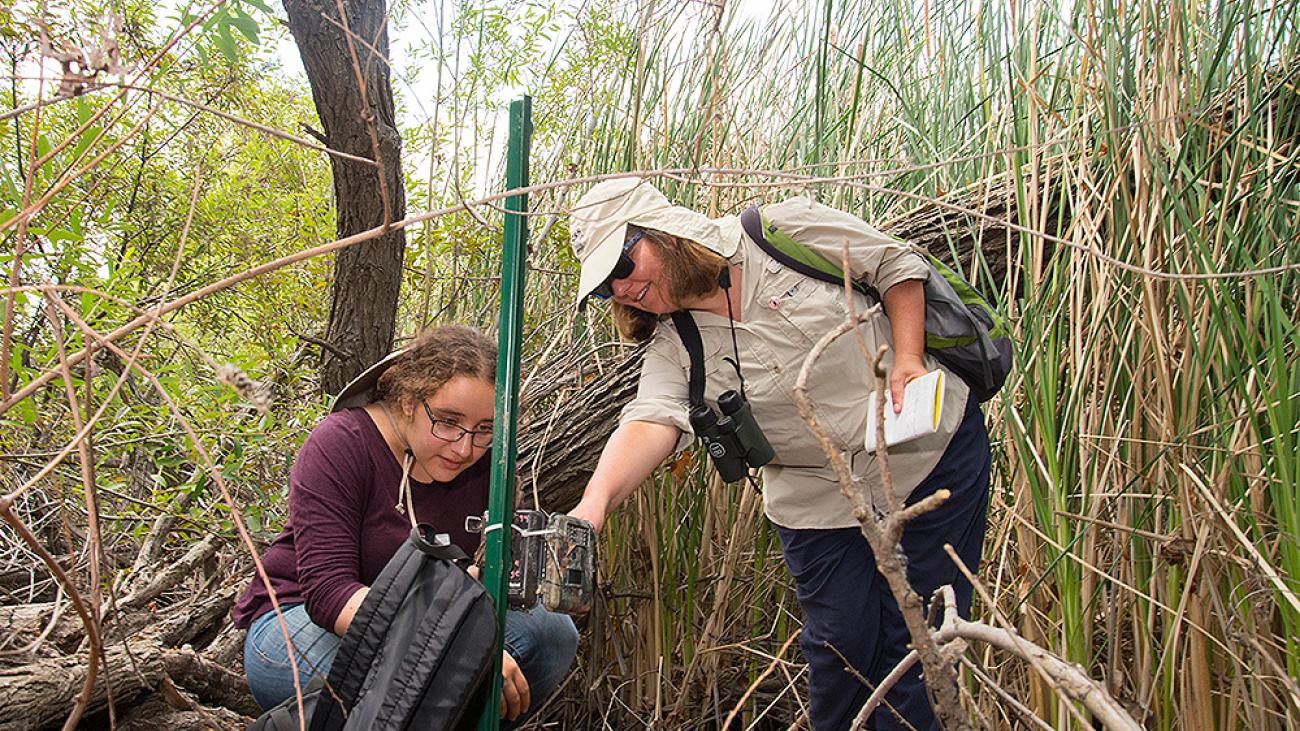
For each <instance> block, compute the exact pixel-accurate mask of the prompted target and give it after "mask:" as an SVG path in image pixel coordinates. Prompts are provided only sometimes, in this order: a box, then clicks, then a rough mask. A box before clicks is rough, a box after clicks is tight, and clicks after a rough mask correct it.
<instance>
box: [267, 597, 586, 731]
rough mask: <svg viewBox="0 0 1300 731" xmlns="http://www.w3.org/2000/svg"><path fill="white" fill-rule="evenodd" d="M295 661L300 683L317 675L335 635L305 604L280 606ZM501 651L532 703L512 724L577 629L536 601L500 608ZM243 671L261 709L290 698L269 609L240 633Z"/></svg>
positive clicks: (551, 682)
mask: <svg viewBox="0 0 1300 731" xmlns="http://www.w3.org/2000/svg"><path fill="white" fill-rule="evenodd" d="M283 610H284V612H283V613H284V621H285V623H286V624H287V625H288V627H289V637H290V638H291V639H292V640H293V645H294V649H295V650H296V651H297V652H296V653H295V658H294V659H295V660H297V662H298V682H299V683H300V684H301V686H302V687H303V688H306V687H307V684H308V683H310V682H311V679H312V678H313V677H315V676H317V675H321V676H328V675H329V670H330V665H331V664H332V663H333V662H334V655H335V653H337V652H338V649H339V643H340V642H341V639H340V638H339V636H338V635H336V634H334V633H333V632H331V631H329V630H327V629H324V628H323V627H319V626H317V625H316V624H314V623H312V621H311V618H310V617H308V616H307V606H306V605H305V604H290V605H288V606H286V607H284V608H283ZM504 644H505V651H506V652H508V653H510V656H511V657H513V658H514V659H515V662H517V663H519V669H520V670H522V671H523V673H524V678H525V679H526V680H527V681H528V688H529V695H530V696H531V697H532V702H531V704H530V705H529V706H528V710H527V712H525V714H524V715H523V716H521V717H520V718H519V719H517V720H516V723H519V722H522V721H523V719H525V718H527V717H528V716H529V715H531V714H532V713H533V711H536V710H537V709H538V708H540V707H541V705H542V702H543V701H544V700H546V696H548V695H550V694H551V691H553V690H555V688H556V687H557V686H558V685H559V684H560V681H561V680H563V679H564V676H565V674H566V673H568V672H569V667H570V666H571V665H572V664H573V658H574V656H575V655H576V654H577V652H578V630H577V628H576V627H574V626H573V620H572V619H569V618H568V617H567V616H565V615H563V614H557V613H555V612H548V611H546V610H545V609H543V608H542V607H541V605H538V606H536V607H533V608H532V609H530V610H528V611H526V612H516V611H509V612H506V636H505V643H504ZM244 674H245V675H246V676H247V677H248V687H249V689H250V690H252V691H253V698H254V699H256V700H257V702H258V704H259V705H261V706H262V708H272V707H274V706H277V705H279V704H280V703H281V702H282V701H284V700H285V699H287V698H292V697H293V673H292V672H291V671H290V666H289V653H288V651H287V650H286V649H285V645H284V633H282V632H281V631H280V622H279V621H278V620H277V619H276V616H275V612H267V613H266V614H263V615H262V616H260V617H258V618H257V619H256V620H254V621H253V624H252V626H251V627H249V628H248V635H247V636H246V637H245V638H244Z"/></svg>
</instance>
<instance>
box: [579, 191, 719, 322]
mask: <svg viewBox="0 0 1300 731" xmlns="http://www.w3.org/2000/svg"><path fill="white" fill-rule="evenodd" d="M628 226H636V227H637V228H640V229H653V230H655V231H662V232H663V233H666V234H669V235H672V236H676V237H677V238H680V239H686V240H688V241H694V242H695V243H697V244H700V245H702V246H704V247H705V248H707V249H709V250H711V251H714V252H716V253H718V254H721V255H722V256H724V257H729V256H731V255H732V254H734V253H736V247H737V246H739V243H740V242H739V240H732V241H728V240H727V239H726V237H724V236H723V235H722V230H721V229H720V228H719V227H718V223H717V221H714V220H712V219H710V218H709V217H708V216H705V215H704V214H702V213H697V212H695V211H692V210H691V209H689V208H686V207H684V206H675V205H673V204H672V203H669V202H668V199H667V198H665V197H664V194H663V193H660V192H659V190H658V189H657V188H655V187H654V186H653V185H651V184H650V183H649V182H647V181H645V180H642V179H640V178H617V179H614V180H605V181H602V182H600V183H597V184H596V185H594V186H592V188H591V190H588V191H587V192H586V194H585V195H583V196H582V198H581V199H579V200H578V203H577V205H575V206H574V207H573V211H572V213H571V214H570V216H569V244H570V246H572V247H573V254H574V256H577V257H578V261H579V262H581V263H582V274H581V276H579V278H578V303H579V304H582V303H583V302H584V301H585V300H586V299H587V295H589V294H591V292H592V290H594V289H595V288H596V287H598V286H600V283H601V282H603V281H605V279H606V278H607V277H609V275H610V273H611V272H613V271H614V265H615V264H617V263H618V257H619V255H620V254H622V253H623V242H624V241H625V240H627V227H628Z"/></svg>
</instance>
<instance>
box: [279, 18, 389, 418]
mask: <svg viewBox="0 0 1300 731" xmlns="http://www.w3.org/2000/svg"><path fill="white" fill-rule="evenodd" d="M340 4H341V5H342V7H343V8H344V9H346V11H347V17H346V19H345V20H344V21H340V18H339V6H340ZM284 9H285V12H286V13H288V15H289V30H290V31H292V32H293V37H294V40H295V41H296V42H297V44H298V51H299V53H301V54H302V62H303V66H304V67H305V68H306V71H307V79H308V81H310V82H311V93H312V98H313V99H314V100H315V102H316V113H317V115H318V116H319V117H320V122H321V126H322V129H323V132H324V139H325V144H326V145H328V146H329V147H331V148H333V149H336V150H340V151H343V152H347V153H350V154H353V155H358V156H361V157H365V158H368V159H372V160H373V159H375V158H376V148H378V162H379V168H378V169H376V168H374V167H371V166H369V165H364V164H361V163H356V162H351V161H348V160H340V159H338V158H336V157H331V158H330V166H331V169H332V171H333V174H334V203H335V208H336V210H337V213H338V222H337V230H338V235H339V237H340V238H342V237H345V236H350V235H352V234H355V233H358V232H361V231H365V230H367V229H371V228H374V227H376V226H380V225H383V224H385V223H388V222H391V221H394V220H398V219H401V218H403V217H404V216H405V215H406V194H405V192H404V190H403V187H402V165H401V136H400V135H399V134H398V131H397V126H396V123H395V121H394V116H393V90H392V85H391V84H390V82H389V69H388V26H387V6H386V4H385V2H384V0H352V1H351V2H349V1H348V0H339V2H338V3H336V2H335V0H284ZM344 23H345V24H346V26H347V28H348V29H349V30H350V31H351V34H350V35H349V34H348V33H346V32H345V31H344V29H343V28H342V27H341V25H343V24H344ZM349 38H350V39H351V43H350V44H349ZM354 59H355V60H354ZM358 67H359V69H360V71H358ZM358 78H362V79H365V86H364V88H363V87H362V86H361V85H360V84H359V83H358ZM405 245H406V237H405V235H404V234H403V232H402V231H401V230H395V231H391V232H389V233H387V234H385V235H383V236H380V237H379V238H376V239H372V240H370V241H367V242H364V243H362V244H358V245H356V246H351V247H348V248H346V249H344V250H342V251H340V252H338V253H337V254H335V259H334V279H333V282H332V283H331V285H330V317H329V325H328V327H327V329H326V333H325V343H326V345H325V347H324V349H323V352H322V354H321V388H322V389H323V390H324V391H325V392H326V393H338V391H339V390H340V389H342V388H343V386H345V385H346V384H347V382H348V381H349V380H351V379H352V378H353V377H354V376H356V375H357V374H358V373H360V372H361V371H362V370H363V369H364V368H365V367H366V366H368V365H370V364H371V363H374V362H375V361H377V360H379V359H380V358H382V357H383V356H385V355H387V354H388V351H389V349H390V348H391V347H392V344H393V326H394V321H395V319H396V316H397V295H398V291H399V289H400V288H401V283H402V254H403V250H404V248H405Z"/></svg>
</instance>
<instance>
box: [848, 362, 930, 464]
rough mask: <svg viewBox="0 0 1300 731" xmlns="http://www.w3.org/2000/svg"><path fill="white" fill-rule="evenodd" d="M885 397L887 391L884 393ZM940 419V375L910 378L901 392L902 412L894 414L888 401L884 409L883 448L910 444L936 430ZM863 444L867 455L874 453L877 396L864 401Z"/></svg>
mask: <svg viewBox="0 0 1300 731" xmlns="http://www.w3.org/2000/svg"><path fill="white" fill-rule="evenodd" d="M885 395H886V397H888V395H889V391H888V390H886V391H885ZM942 417H943V371H941V370H934V371H930V372H929V373H927V374H925V375H924V376H921V377H920V378H913V379H912V380H911V381H909V382H908V383H907V387H906V388H904V389H903V410H902V411H901V412H899V413H897V414H895V413H894V405H893V402H892V401H891V402H890V403H887V404H886V405H885V446H887V447H892V446H894V445H895V444H902V443H904V442H909V441H911V440H913V439H916V438H918V437H923V436H925V435H927V434H933V433H935V432H936V431H938V430H939V420H940V419H941V418H942ZM864 444H865V446H866V448H867V450H868V451H873V452H874V451H875V449H876V393H875V392H874V391H873V392H872V393H871V395H870V396H869V397H868V398H867V435H866V439H865V440H864Z"/></svg>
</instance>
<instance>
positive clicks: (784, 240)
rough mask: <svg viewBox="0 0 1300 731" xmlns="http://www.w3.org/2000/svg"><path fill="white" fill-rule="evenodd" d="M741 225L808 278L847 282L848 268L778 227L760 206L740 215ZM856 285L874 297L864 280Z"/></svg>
mask: <svg viewBox="0 0 1300 731" xmlns="http://www.w3.org/2000/svg"><path fill="white" fill-rule="evenodd" d="M740 225H741V227H742V228H744V229H745V233H746V234H747V235H748V236H749V238H751V239H753V240H754V243H756V244H758V246H759V248H761V249H762V250H763V251H765V252H767V255H768V256H770V257H772V258H773V259H776V260H777V261H779V262H781V263H782V264H784V265H786V266H787V267H789V268H791V269H793V270H795V271H796V272H799V273H800V274H802V275H804V276H805V277H811V278H813V279H819V280H821V281H823V282H829V283H831V284H838V285H841V286H843V284H844V270H843V269H840V268H839V267H838V266H835V264H834V263H833V262H831V261H830V260H828V259H827V258H826V257H824V256H822V255H821V254H818V253H817V252H816V251H813V250H812V249H810V248H809V247H807V246H805V245H803V244H801V243H799V242H798V241H796V240H795V239H794V237H793V236H791V235H789V234H787V233H785V232H784V231H782V230H781V229H779V228H777V227H776V225H775V224H772V223H769V222H767V221H764V220H763V216H762V213H760V212H759V210H758V206H750V207H749V208H746V209H745V210H744V212H742V213H741V214H740ZM853 288H854V289H856V290H857V291H859V292H861V293H863V294H865V295H867V296H869V297H870V296H872V295H871V292H873V291H874V290H872V289H870V288H869V287H867V285H865V284H863V283H862V282H859V281H856V280H854V282H853Z"/></svg>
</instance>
